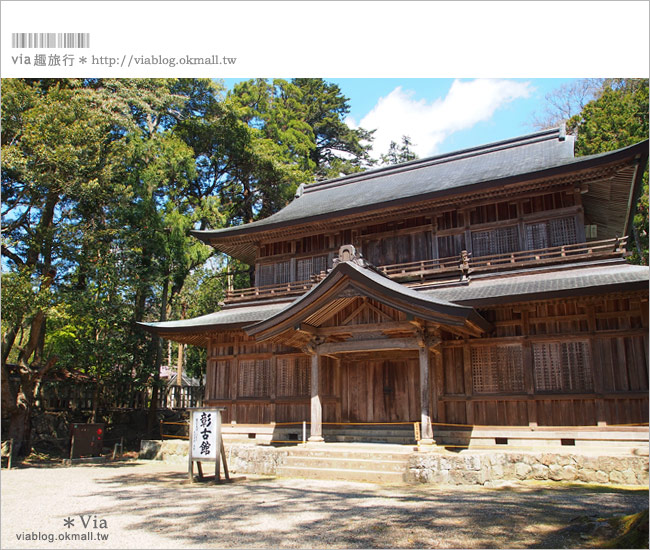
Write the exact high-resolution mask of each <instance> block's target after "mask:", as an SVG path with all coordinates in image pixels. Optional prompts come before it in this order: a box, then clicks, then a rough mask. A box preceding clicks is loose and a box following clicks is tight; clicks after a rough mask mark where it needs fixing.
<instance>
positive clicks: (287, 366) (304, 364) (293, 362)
mask: <svg viewBox="0 0 650 550" xmlns="http://www.w3.org/2000/svg"><path fill="white" fill-rule="evenodd" d="M277 384H278V396H280V397H308V396H309V395H310V394H311V365H310V362H309V358H308V357H283V358H280V359H278V374H277Z"/></svg>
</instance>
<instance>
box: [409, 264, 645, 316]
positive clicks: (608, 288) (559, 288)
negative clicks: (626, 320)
mask: <svg viewBox="0 0 650 550" xmlns="http://www.w3.org/2000/svg"><path fill="white" fill-rule="evenodd" d="M648 269H649V268H648V267H647V266H637V265H630V264H617V265H603V266H600V267H593V266H592V267H575V268H573V269H566V270H562V271H555V272H550V273H549V272H548V271H545V272H539V273H535V272H530V273H528V274H522V275H517V276H500V277H498V278H493V277H491V278H489V279H487V278H486V279H484V280H480V279H475V280H471V281H470V283H469V284H468V285H465V286H455V287H447V288H440V289H437V290H435V289H432V290H423V291H422V293H423V294H427V295H429V296H435V297H437V298H441V299H443V300H449V301H451V302H455V303H460V304H466V305H472V306H480V305H490V304H496V303H499V302H504V301H508V302H524V301H528V300H532V299H536V298H540V299H541V298H560V297H562V296H566V295H576V294H585V293H589V294H597V293H603V292H616V291H617V290H621V291H623V290H630V289H632V288H639V289H641V288H645V289H647V288H648V276H649V271H648Z"/></svg>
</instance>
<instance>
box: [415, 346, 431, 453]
mask: <svg viewBox="0 0 650 550" xmlns="http://www.w3.org/2000/svg"><path fill="white" fill-rule="evenodd" d="M419 353H420V410H421V422H422V429H421V431H420V433H421V438H422V439H421V440H420V444H421V445H433V443H434V441H433V426H432V425H431V414H430V412H429V366H430V364H431V361H430V360H429V348H428V347H420V349H419Z"/></svg>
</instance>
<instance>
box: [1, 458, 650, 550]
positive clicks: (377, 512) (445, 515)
mask: <svg viewBox="0 0 650 550" xmlns="http://www.w3.org/2000/svg"><path fill="white" fill-rule="evenodd" d="M1 481H2V524H1V525H2V538H1V543H2V548H4V549H9V548H80V549H81V548H93V549H95V548H138V549H148V548H155V549H164V548H278V547H279V548H571V547H578V546H579V545H581V544H582V545H584V544H586V543H585V541H584V540H582V539H581V538H580V535H579V533H576V532H574V531H575V530H572V529H568V530H567V529H563V528H564V527H566V526H567V525H569V524H570V523H571V521H572V520H575V518H577V517H579V516H594V515H595V516H598V517H605V516H612V515H617V514H628V513H633V512H637V511H639V510H641V509H642V508H645V507H647V505H648V492H647V489H646V490H639V489H632V488H628V489H625V488H604V487H590V486H584V487H582V486H576V485H572V486H551V485H539V484H535V485H530V484H526V485H525V484H521V485H516V486H511V487H507V488H501V489H489V488H476V487H461V488H459V487H447V486H431V485H417V486H414V485H390V486H389V485H373V484H368V483H349V482H338V481H312V480H299V479H270V478H262V477H254V476H247V478H246V479H245V480H242V481H238V482H236V483H233V484H229V485H219V486H214V485H206V484H202V483H195V484H192V485H190V484H189V483H188V482H187V473H186V470H185V469H184V468H183V466H182V465H171V464H165V463H160V462H145V461H132V462H123V463H115V464H110V465H103V466H89V465H84V466H75V467H71V468H62V467H54V468H25V469H17V470H11V471H7V470H3V471H2V476H1ZM67 519H69V520H72V522H73V524H71V525H70V526H69V527H66V526H65V521H66V520H67ZM84 521H85V522H86V524H87V525H86V526H85V527H84V525H83V522H84ZM91 534H92V539H91V538H90V535H91ZM99 534H101V535H107V539H106V540H101V541H100V540H97V538H98V535H99ZM21 536H22V540H19V537H21ZM28 537H29V539H30V540H26V539H27V538H28ZM48 537H51V538H52V539H53V540H52V541H50V540H49V539H48ZM84 537H85V539H84ZM75 539H76V540H75Z"/></svg>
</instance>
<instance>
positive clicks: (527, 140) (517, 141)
mask: <svg viewBox="0 0 650 550" xmlns="http://www.w3.org/2000/svg"><path fill="white" fill-rule="evenodd" d="M562 130H563V128H561V127H558V128H551V129H547V130H541V131H539V132H534V133H532V134H526V135H523V136H518V137H514V138H508V139H504V140H500V141H494V142H492V143H487V144H483V145H477V146H474V147H469V148H466V149H460V150H458V151H451V152H449V153H442V154H440V155H434V156H432V157H426V158H423V159H417V160H411V161H408V162H403V163H400V164H394V165H391V166H383V167H381V168H375V169H373V170H366V171H364V172H359V173H356V174H349V175H347V176H341V177H339V178H334V179H330V180H325V181H321V182H317V183H311V184H309V185H306V186H305V188H304V192H303V193H304V194H307V193H314V192H316V191H321V190H323V189H331V188H333V187H339V186H341V185H347V184H349V183H356V182H358V181H363V180H365V179H369V178H374V177H376V176H377V175H382V174H383V175H391V174H395V173H400V172H408V171H410V170H416V169H419V168H426V167H428V166H433V165H436V164H443V163H446V162H452V161H455V160H459V159H464V158H470V157H476V156H480V155H485V154H488V153H493V152H496V151H502V150H504V149H511V148H513V147H517V146H521V145H529V144H531V143H539V142H540V141H550V140H552V139H555V138H557V139H562V138H563V137H564V133H563V131H562Z"/></svg>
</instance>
